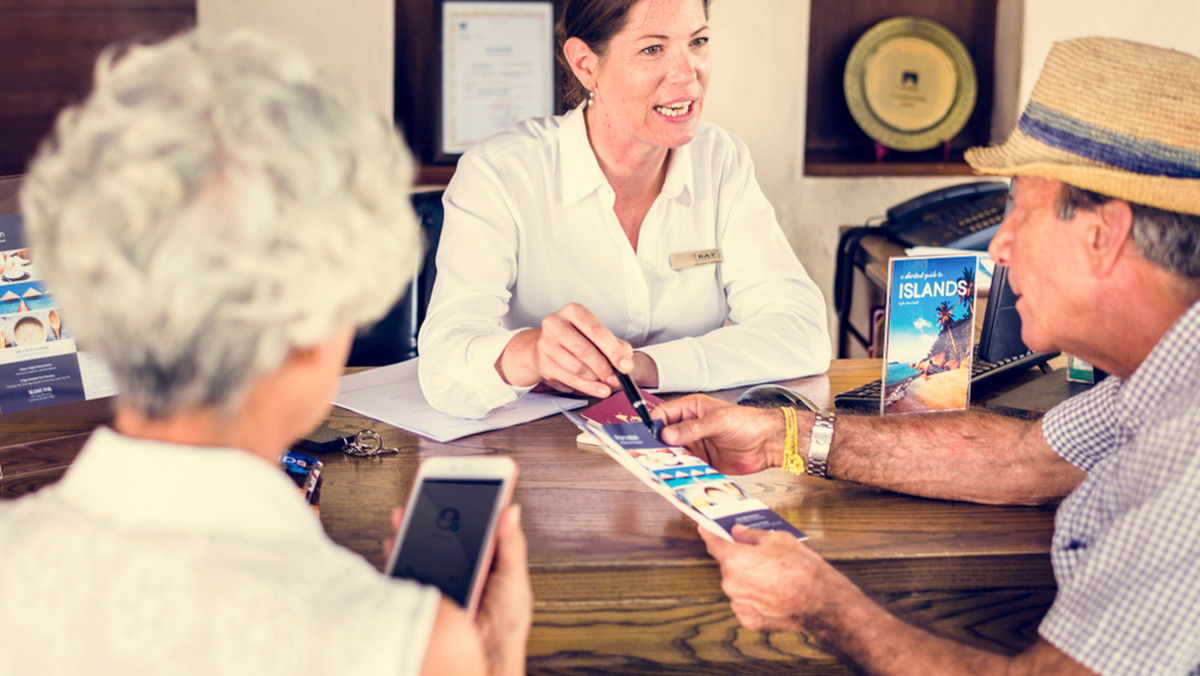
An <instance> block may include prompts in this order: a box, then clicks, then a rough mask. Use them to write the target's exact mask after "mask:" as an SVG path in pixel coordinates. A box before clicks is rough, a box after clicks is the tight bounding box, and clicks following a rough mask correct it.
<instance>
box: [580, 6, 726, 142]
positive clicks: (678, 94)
mask: <svg viewBox="0 0 1200 676" xmlns="http://www.w3.org/2000/svg"><path fill="white" fill-rule="evenodd" d="M594 73H595V80H594V83H593V86H592V89H593V91H594V98H593V101H592V105H591V109H590V110H589V111H588V122H589V130H590V131H591V133H592V134H593V135H595V134H597V133H599V134H605V135H607V136H608V137H609V140H611V141H612V142H614V145H618V146H621V145H627V144H630V143H637V142H641V143H644V144H647V145H651V146H658V147H667V148H676V147H678V146H681V145H683V144H685V143H687V142H688V141H690V140H692V137H693V136H694V135H695V133H696V125H697V124H698V123H699V121H700V110H701V108H702V106H703V103H704V93H705V91H706V90H707V89H708V81H709V78H710V76H711V74H712V59H711V56H710V54H709V49H708V19H707V17H706V16H705V13H704V5H703V3H702V2H701V0H641V1H640V2H638V3H637V4H635V5H634V6H633V7H632V8H630V10H629V14H628V18H627V21H626V23H625V26H624V27H623V28H622V29H621V30H620V31H619V32H618V33H616V34H615V35H613V37H612V39H611V40H610V41H609V43H608V45H607V48H606V49H605V52H604V55H603V56H600V57H598V58H597V61H596V66H595V70H594Z"/></svg>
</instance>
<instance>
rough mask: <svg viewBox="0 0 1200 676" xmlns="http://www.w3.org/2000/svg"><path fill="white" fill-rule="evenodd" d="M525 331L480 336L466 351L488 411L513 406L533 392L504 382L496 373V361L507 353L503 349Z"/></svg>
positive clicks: (530, 387) (531, 387) (529, 388)
mask: <svg viewBox="0 0 1200 676" xmlns="http://www.w3.org/2000/svg"><path fill="white" fill-rule="evenodd" d="M521 331H522V329H515V330H512V331H507V332H505V333H497V334H493V335H490V336H480V337H478V338H476V339H475V340H472V341H471V344H470V345H469V346H468V347H467V363H468V364H470V369H471V371H472V372H473V373H477V374H479V381H478V384H479V396H480V398H481V400H482V402H481V403H483V404H484V405H485V406H487V410H489V411H490V410H492V409H496V408H499V407H501V406H504V405H505V404H509V403H512V402H514V401H516V400H517V399H519V398H521V397H522V396H524V395H525V393H526V392H529V391H530V390H532V389H533V388H534V386H533V385H530V386H529V387H513V386H512V385H509V384H508V383H506V382H504V379H503V378H501V377H500V372H499V371H497V370H496V360H497V359H499V358H500V354H501V353H503V352H504V348H505V347H507V346H508V342H509V341H510V340H512V339H513V336H515V335H517V334H518V333H520V332H521Z"/></svg>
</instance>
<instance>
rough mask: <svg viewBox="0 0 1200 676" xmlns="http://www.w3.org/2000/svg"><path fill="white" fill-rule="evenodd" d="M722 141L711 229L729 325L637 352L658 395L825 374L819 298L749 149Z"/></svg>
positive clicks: (828, 351)
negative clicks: (653, 375) (649, 366)
mask: <svg viewBox="0 0 1200 676" xmlns="http://www.w3.org/2000/svg"><path fill="white" fill-rule="evenodd" d="M728 138H729V140H730V143H729V150H730V152H727V153H724V156H723V157H722V158H721V160H722V161H721V162H720V163H719V164H718V165H717V166H715V167H714V171H720V172H722V176H721V177H720V180H719V184H718V185H719V188H720V190H719V194H718V195H717V200H718V208H717V213H718V223H717V225H716V227H717V229H718V235H719V238H718V241H719V242H720V248H721V255H722V261H721V263H720V266H721V267H720V275H721V284H722V286H723V288H724V292H725V297H726V302H727V303H728V305H729V317H728V319H729V321H728V323H727V324H726V325H725V326H723V327H721V328H718V329H715V330H713V331H710V332H708V333H706V334H704V335H701V336H697V337H694V338H682V339H678V340H673V341H668V342H664V343H660V344H658V345H652V346H647V347H642V348H639V349H640V350H641V351H642V352H645V353H646V354H647V355H649V356H650V357H652V358H653V359H654V361H655V364H656V365H657V366H658V372H659V387H658V390H659V391H667V392H683V391H703V390H717V389H723V388H727V387H736V386H739V385H746V384H749V383H757V382H763V381H768V380H782V379H786V378H798V377H801V376H807V375H813V374H816V373H824V372H825V371H826V370H828V369H829V362H830V359H831V357H832V346H831V342H830V337H829V325H828V319H827V317H826V311H825V299H824V297H823V296H822V295H821V292H820V290H819V289H818V288H817V286H816V284H814V283H813V281H812V279H811V278H810V277H809V275H808V272H807V271H805V269H804V266H802V265H801V264H800V261H799V260H798V259H797V258H796V254H795V252H794V251H793V250H792V247H791V244H790V243H789V242H788V240H787V238H786V237H785V236H784V234H783V231H782V230H781V229H780V227H779V222H778V221H777V220H776V218H775V210H774V208H772V207H771V204H770V202H768V201H767V198H766V196H765V195H764V194H763V192H762V189H761V188H760V187H759V185H758V181H757V180H755V178H754V164H753V162H752V160H751V159H750V155H749V151H748V150H747V149H746V147H745V146H744V145H743V144H742V143H741V142H740V141H737V139H734V138H732V137H728ZM714 164H717V163H716V162H714Z"/></svg>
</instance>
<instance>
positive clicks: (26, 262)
mask: <svg viewBox="0 0 1200 676" xmlns="http://www.w3.org/2000/svg"><path fill="white" fill-rule="evenodd" d="M36 253H37V252H36V251H35V250H34V249H33V247H31V246H30V245H29V244H27V243H26V241H25V227H24V222H23V220H22V219H21V216H20V214H3V215H0V413H15V412H17V411H25V410H28V409H34V408H41V407H43V406H50V405H53V404H66V403H70V402H75V401H83V400H84V399H95V398H97V397H107V396H111V395H113V394H116V385H115V383H114V382H113V379H112V374H111V372H110V371H109V370H108V368H107V367H106V366H105V365H104V364H103V362H101V361H100V359H99V358H97V357H95V356H89V355H88V354H86V353H85V352H81V351H80V350H79V349H78V346H77V345H76V344H75V334H74V332H73V331H72V330H71V324H70V322H69V321H67V320H68V319H69V318H64V316H63V313H62V310H60V309H59V307H58V302H57V301H56V300H55V299H54V296H53V294H51V293H50V292H49V291H48V290H47V287H46V282H45V281H44V280H43V279H42V277H41V275H40V274H39V272H38V268H37V263H36V261H37V257H36Z"/></svg>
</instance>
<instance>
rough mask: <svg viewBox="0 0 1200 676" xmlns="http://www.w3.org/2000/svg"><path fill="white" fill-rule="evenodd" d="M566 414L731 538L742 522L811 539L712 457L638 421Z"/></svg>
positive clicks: (671, 497)
mask: <svg viewBox="0 0 1200 676" xmlns="http://www.w3.org/2000/svg"><path fill="white" fill-rule="evenodd" d="M563 415H565V416H566V417H567V418H568V419H569V420H570V421H571V422H573V423H575V425H576V426H577V427H578V428H579V429H580V430H582V431H584V432H587V433H589V434H591V435H592V436H593V437H594V438H595V439H597V440H598V441H599V442H600V446H601V448H603V449H604V450H605V451H606V452H607V453H608V454H609V455H610V456H612V457H613V459H615V460H616V461H617V462H619V463H620V464H621V466H622V467H624V468H625V469H627V470H629V471H630V472H631V473H633V475H634V476H636V477H638V478H639V479H641V480H642V482H643V483H645V484H646V485H647V486H649V487H650V488H652V489H654V490H655V491H656V492H657V493H658V494H659V495H662V496H663V497H664V498H666V499H667V501H668V502H670V503H671V504H672V505H674V506H675V507H676V509H678V510H679V511H681V512H683V513H684V514H686V515H687V516H688V517H690V518H691V519H692V520H694V521H695V522H696V523H698V524H700V525H701V526H703V527H704V528H705V529H706V530H708V531H710V532H712V533H715V534H717V535H719V536H721V537H723V538H725V539H726V540H732V539H733V537H732V536H731V535H730V532H731V531H732V530H733V527H734V526H735V525H737V524H741V525H743V526H746V527H748V528H757V529H759V530H779V531H784V532H787V533H791V534H792V535H794V536H795V537H796V538H797V539H800V540H806V539H808V536H806V535H805V534H804V533H803V532H801V531H800V530H798V529H797V528H796V527H795V526H793V525H792V524H790V523H788V522H787V521H785V520H784V519H783V517H781V516H779V515H778V514H776V513H775V512H774V511H772V510H771V509H770V508H769V507H767V506H766V505H765V504H763V503H762V502H760V501H759V500H757V499H755V498H754V497H753V496H751V495H750V494H748V493H746V492H745V491H743V490H742V489H741V488H739V487H738V486H737V484H735V483H733V481H731V480H729V478H728V477H726V476H725V475H724V474H721V473H720V472H718V471H717V470H715V469H713V467H712V466H711V465H709V464H708V463H706V462H704V461H703V460H701V459H700V458H697V457H696V456H694V455H691V454H689V453H688V452H687V451H686V450H684V449H682V448H679V447H676V446H668V445H666V444H664V443H663V442H661V441H659V440H658V438H657V437H656V435H655V434H653V433H651V431H650V429H649V428H648V427H646V426H645V425H644V424H642V423H641V422H640V421H638V422H615V423H607V424H601V423H596V422H592V421H590V420H586V419H584V418H582V417H580V416H578V415H576V414H574V413H571V412H569V411H563ZM659 427H660V428H661V423H660V424H659Z"/></svg>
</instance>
